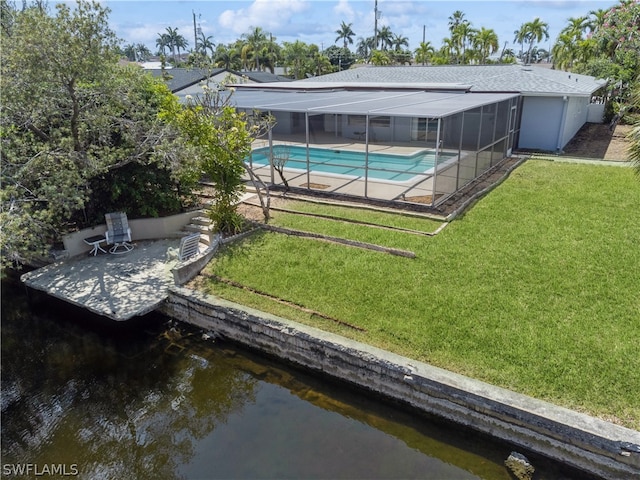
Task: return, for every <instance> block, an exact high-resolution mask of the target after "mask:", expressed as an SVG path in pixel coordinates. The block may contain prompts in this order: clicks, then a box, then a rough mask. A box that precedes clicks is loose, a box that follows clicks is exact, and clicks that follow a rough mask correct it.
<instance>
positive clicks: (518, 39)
mask: <svg viewBox="0 0 640 480" xmlns="http://www.w3.org/2000/svg"><path fill="white" fill-rule="evenodd" d="M513 35H514V36H513V43H519V44H520V52H519V54H518V55H517V57H518V58H519V59H520V60H522V61H524V43H525V41H526V40H527V29H526V24H525V23H523V24H522V25H520V28H519V29H518V30H515V31H514V32H513Z"/></svg>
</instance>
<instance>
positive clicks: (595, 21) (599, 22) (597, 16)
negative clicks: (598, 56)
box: [588, 8, 609, 33]
mask: <svg viewBox="0 0 640 480" xmlns="http://www.w3.org/2000/svg"><path fill="white" fill-rule="evenodd" d="M608 12H609V10H603V9H602V8H600V9H598V10H591V11H590V12H589V15H590V16H591V18H590V19H589V24H588V27H589V31H590V32H591V33H595V32H597V31H598V30H600V27H602V26H603V25H604V22H605V16H606V15H607V13H608Z"/></svg>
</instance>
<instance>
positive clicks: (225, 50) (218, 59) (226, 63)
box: [214, 43, 240, 70]
mask: <svg viewBox="0 0 640 480" xmlns="http://www.w3.org/2000/svg"><path fill="white" fill-rule="evenodd" d="M239 59H240V54H239V53H238V50H237V49H236V48H234V47H228V46H225V45H223V44H221V43H219V44H218V46H217V47H216V52H215V56H214V63H215V65H216V66H218V67H222V68H226V69H227V70H231V69H239V66H236V63H237V62H238V61H239Z"/></svg>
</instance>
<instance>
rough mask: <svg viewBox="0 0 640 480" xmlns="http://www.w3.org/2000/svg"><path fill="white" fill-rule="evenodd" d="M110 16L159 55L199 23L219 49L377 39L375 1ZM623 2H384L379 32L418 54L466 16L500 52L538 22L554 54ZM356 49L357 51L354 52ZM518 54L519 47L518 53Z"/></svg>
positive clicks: (277, 2) (264, 0) (256, 1)
mask: <svg viewBox="0 0 640 480" xmlns="http://www.w3.org/2000/svg"><path fill="white" fill-rule="evenodd" d="M101 3H102V4H103V5H104V6H107V7H108V8H110V9H111V13H110V16H109V18H110V23H111V27H112V28H113V30H114V31H115V32H116V34H117V35H118V36H119V37H120V38H121V39H123V40H124V42H125V43H144V44H145V45H147V46H148V47H149V48H150V49H151V51H152V52H154V53H155V51H156V46H155V42H156V39H157V38H158V34H159V33H164V32H165V31H166V28H167V27H172V28H178V32H179V33H180V34H182V35H183V36H184V37H185V38H186V39H187V41H188V42H189V48H191V47H193V45H194V32H193V16H194V13H195V17H196V22H197V24H198V25H199V26H200V28H202V31H203V32H204V34H205V35H207V36H209V35H211V36H212V37H213V41H214V43H216V44H218V43H224V44H227V43H230V42H232V41H234V40H236V39H238V38H239V37H240V36H241V35H242V34H243V33H246V32H248V31H249V29H250V27H253V26H259V27H262V28H263V29H264V30H265V31H267V32H270V33H272V34H273V35H274V37H275V38H276V41H277V42H278V43H281V42H283V41H288V42H293V41H295V40H301V41H303V42H306V43H315V44H316V45H318V46H320V47H321V48H327V47H330V46H331V45H334V44H335V39H336V37H337V35H336V30H338V28H339V27H340V23H341V22H342V21H345V22H346V23H352V27H351V28H352V29H353V31H354V32H355V34H356V36H355V38H354V45H355V43H356V42H357V39H358V38H359V37H363V38H364V37H368V36H372V35H373V28H374V14H373V11H374V4H375V0H252V1H237V0H224V1H222V0H200V1H182V0H102V2H101ZM616 3H618V2H617V0H609V1H601V0H572V1H562V0H528V1H512V0H502V1H479V0H475V1H473V0H472V1H432V0H416V1H404V0H378V10H379V11H380V12H381V15H380V19H379V21H378V25H379V27H380V26H385V25H386V26H388V27H389V28H390V29H391V31H392V32H393V33H396V34H402V35H404V36H405V37H407V38H408V39H409V48H410V49H411V50H414V49H415V48H417V46H418V45H419V43H420V42H421V41H422V38H423V37H422V36H423V27H424V28H425V29H426V35H425V38H426V40H427V41H430V42H431V43H432V45H434V46H435V47H436V48H438V47H440V45H441V42H442V39H443V38H444V37H447V36H449V31H448V18H449V16H451V14H452V13H453V12H454V11H455V10H461V11H462V12H463V13H464V14H465V18H466V19H467V20H469V21H470V22H471V24H472V27H474V28H478V29H479V28H480V27H485V28H492V29H493V30H495V32H496V33H497V34H498V38H499V41H500V45H501V47H502V46H504V44H505V42H508V43H509V45H508V47H509V48H514V46H513V37H514V34H513V32H514V30H517V29H518V28H519V27H520V25H522V24H523V23H525V22H528V21H531V20H533V19H534V18H535V17H540V18H541V19H542V20H543V21H545V22H547V23H548V24H549V34H550V39H549V41H547V42H543V43H542V44H541V45H540V46H541V47H542V48H547V49H549V48H550V47H551V45H552V44H553V41H554V40H555V38H556V37H557V35H558V33H559V32H560V30H561V29H562V28H564V27H565V26H566V24H567V19H568V18H570V17H578V16H582V15H588V13H589V11H591V10H598V9H606V8H609V7H611V6H612V5H615V4H616ZM351 47H352V49H353V46H351ZM514 49H515V48H514Z"/></svg>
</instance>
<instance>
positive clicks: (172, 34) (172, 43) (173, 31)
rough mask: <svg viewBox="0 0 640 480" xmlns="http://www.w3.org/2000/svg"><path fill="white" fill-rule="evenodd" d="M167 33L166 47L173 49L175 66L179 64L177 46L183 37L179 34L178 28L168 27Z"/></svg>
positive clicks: (172, 54)
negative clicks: (179, 38) (179, 39)
mask: <svg viewBox="0 0 640 480" xmlns="http://www.w3.org/2000/svg"><path fill="white" fill-rule="evenodd" d="M166 30H167V33H165V34H164V35H165V37H164V39H165V41H166V42H167V43H166V46H167V47H169V48H170V49H171V56H172V58H173V64H174V65H175V64H176V63H177V59H176V46H177V42H178V37H180V36H181V35H180V34H179V33H178V29H177V28H171V27H167V29H166Z"/></svg>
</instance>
